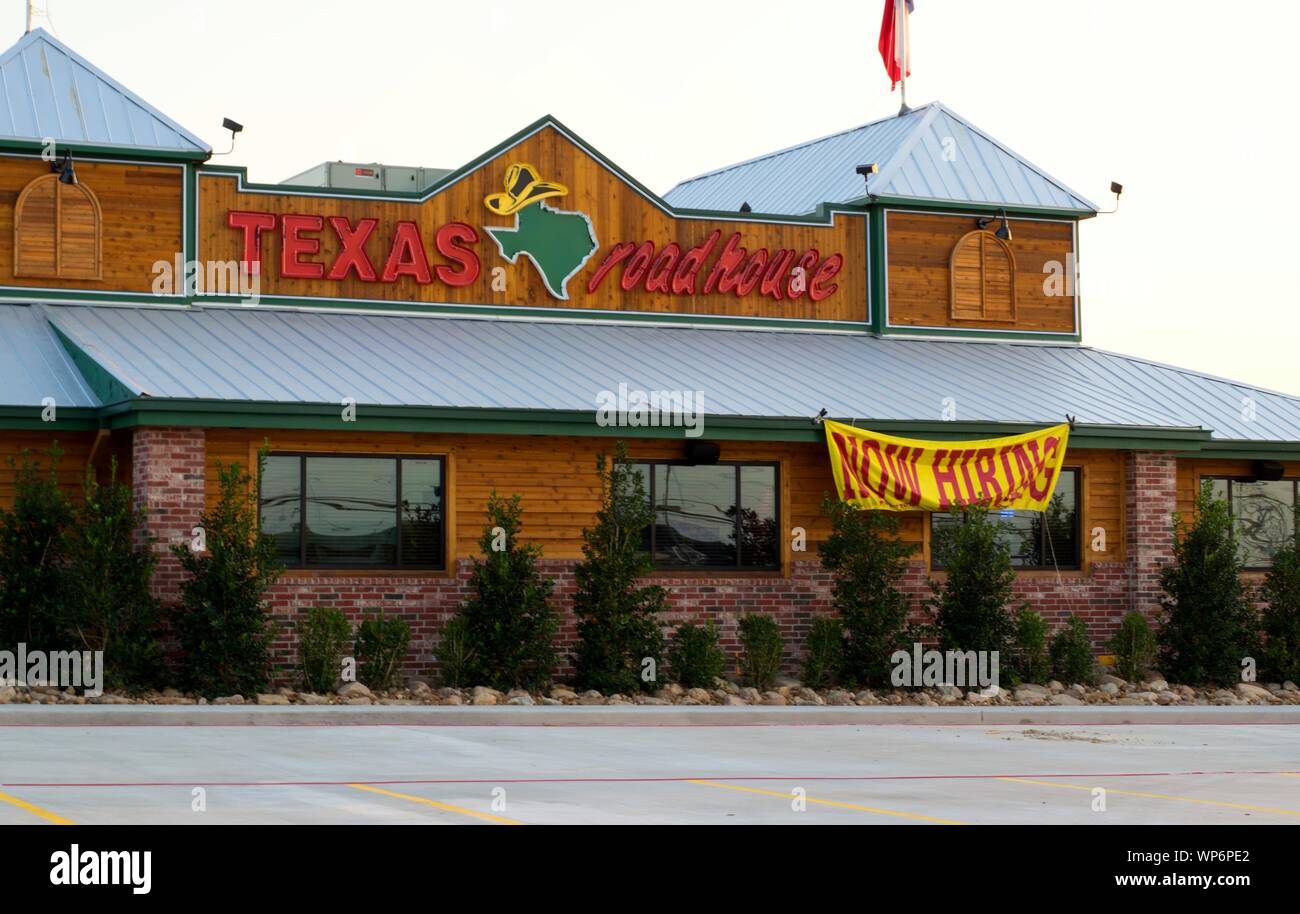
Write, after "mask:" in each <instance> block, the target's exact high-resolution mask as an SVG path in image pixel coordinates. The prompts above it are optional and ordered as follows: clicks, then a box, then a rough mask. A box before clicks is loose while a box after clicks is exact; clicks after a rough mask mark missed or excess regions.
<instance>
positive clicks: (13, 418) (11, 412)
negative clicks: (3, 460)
mask: <svg viewBox="0 0 1300 914" xmlns="http://www.w3.org/2000/svg"><path fill="white" fill-rule="evenodd" d="M43 410H44V407H41V406H0V429H5V430H10V431H14V430H23V431H48V432H51V433H57V432H58V431H74V432H93V431H95V430H97V429H99V428H102V425H101V423H100V419H99V410H97V409H93V408H89V407H63V406H61V407H59V408H58V411H57V412H56V413H55V416H56V419H55V421H53V422H46V421H44V420H43V419H42V418H41V412H42V411H43Z"/></svg>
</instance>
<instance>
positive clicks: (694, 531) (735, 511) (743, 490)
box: [636, 463, 781, 569]
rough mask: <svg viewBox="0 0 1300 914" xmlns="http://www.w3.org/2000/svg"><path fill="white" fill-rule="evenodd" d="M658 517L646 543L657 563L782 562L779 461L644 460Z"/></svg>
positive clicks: (673, 565)
mask: <svg viewBox="0 0 1300 914" xmlns="http://www.w3.org/2000/svg"><path fill="white" fill-rule="evenodd" d="M636 468H637V469H638V470H639V471H640V473H641V477H642V479H643V480H644V482H645V487H646V493H647V494H648V495H649V497H650V504H651V505H653V506H654V523H653V524H651V525H650V527H649V528H648V529H647V530H646V533H645V548H646V550H647V551H649V553H650V555H651V557H652V558H653V559H654V563H655V567H657V568H744V569H760V568H769V569H770V568H777V567H779V566H780V564H781V551H780V535H779V530H780V527H779V525H778V516H777V503H778V500H779V496H778V493H779V491H780V490H779V488H778V487H777V468H776V465H775V464H766V463H764V464H735V463H719V464H715V465H713V466H687V465H685V464H680V463H638V464H636Z"/></svg>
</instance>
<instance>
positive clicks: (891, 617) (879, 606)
mask: <svg viewBox="0 0 1300 914" xmlns="http://www.w3.org/2000/svg"><path fill="white" fill-rule="evenodd" d="M822 511H823V512H824V513H825V514H827V515H829V516H830V519H831V535H830V536H829V537H828V538H827V540H826V542H824V543H823V544H822V547H821V564H822V567H823V568H825V569H826V570H827V571H829V572H830V573H831V574H832V575H833V576H834V580H833V583H832V585H831V605H832V606H833V607H834V608H835V611H836V612H837V613H839V616H840V620H841V621H842V623H843V626H844V631H845V637H844V657H843V664H842V669H841V672H842V673H843V676H844V678H845V679H847V680H849V681H850V682H853V683H861V684H866V685H873V686H875V685H883V684H885V683H887V682H889V675H890V669H891V667H890V662H889V658H890V656H892V655H893V653H894V651H896V650H899V649H900V648H903V649H905V648H907V647H908V646H909V645H910V643H911V641H910V638H909V637H908V632H907V613H908V610H909V608H910V606H911V600H910V598H909V597H908V596H907V595H906V594H904V593H903V592H902V591H901V590H899V583H900V582H901V581H902V580H903V576H904V575H905V574H906V572H907V565H908V559H910V558H911V556H912V554H913V553H914V552H915V551H916V547H915V546H914V545H911V544H909V543H904V542H902V541H901V540H900V539H899V538H898V534H899V521H898V517H897V515H895V514H892V513H889V512H886V511H867V510H863V509H861V508H857V507H854V506H853V505H851V504H848V503H847V502H842V501H840V500H838V499H834V498H827V499H826V501H825V502H823V504H822Z"/></svg>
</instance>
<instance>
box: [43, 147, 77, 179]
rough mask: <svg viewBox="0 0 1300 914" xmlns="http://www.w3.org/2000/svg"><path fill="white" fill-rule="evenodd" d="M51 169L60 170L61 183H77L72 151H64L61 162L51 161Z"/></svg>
mask: <svg viewBox="0 0 1300 914" xmlns="http://www.w3.org/2000/svg"><path fill="white" fill-rule="evenodd" d="M50 171H54V172H58V175H59V183H60V184H76V183H77V172H76V169H74V168H73V167H72V153H71V152H65V153H63V159H62V161H59V162H51V163H50Z"/></svg>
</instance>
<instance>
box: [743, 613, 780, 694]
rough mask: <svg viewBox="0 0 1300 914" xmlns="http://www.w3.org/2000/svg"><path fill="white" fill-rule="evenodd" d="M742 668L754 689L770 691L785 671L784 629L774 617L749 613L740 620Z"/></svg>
mask: <svg viewBox="0 0 1300 914" xmlns="http://www.w3.org/2000/svg"><path fill="white" fill-rule="evenodd" d="M738 627H739V630H740V644H741V647H742V648H743V655H742V657H741V665H742V667H743V669H744V672H745V680H746V681H747V682H748V683H749V684H750V685H751V686H753V687H754V688H756V689H760V690H766V689H770V688H771V687H772V683H773V682H775V681H776V674H777V673H778V672H780V670H781V652H782V644H781V627H780V626H779V625H778V624H777V621H776V620H775V619H773V618H772V617H771V616H760V615H757V614H754V613H747V614H745V615H743V616H741V617H740V623H739V626H738Z"/></svg>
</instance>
